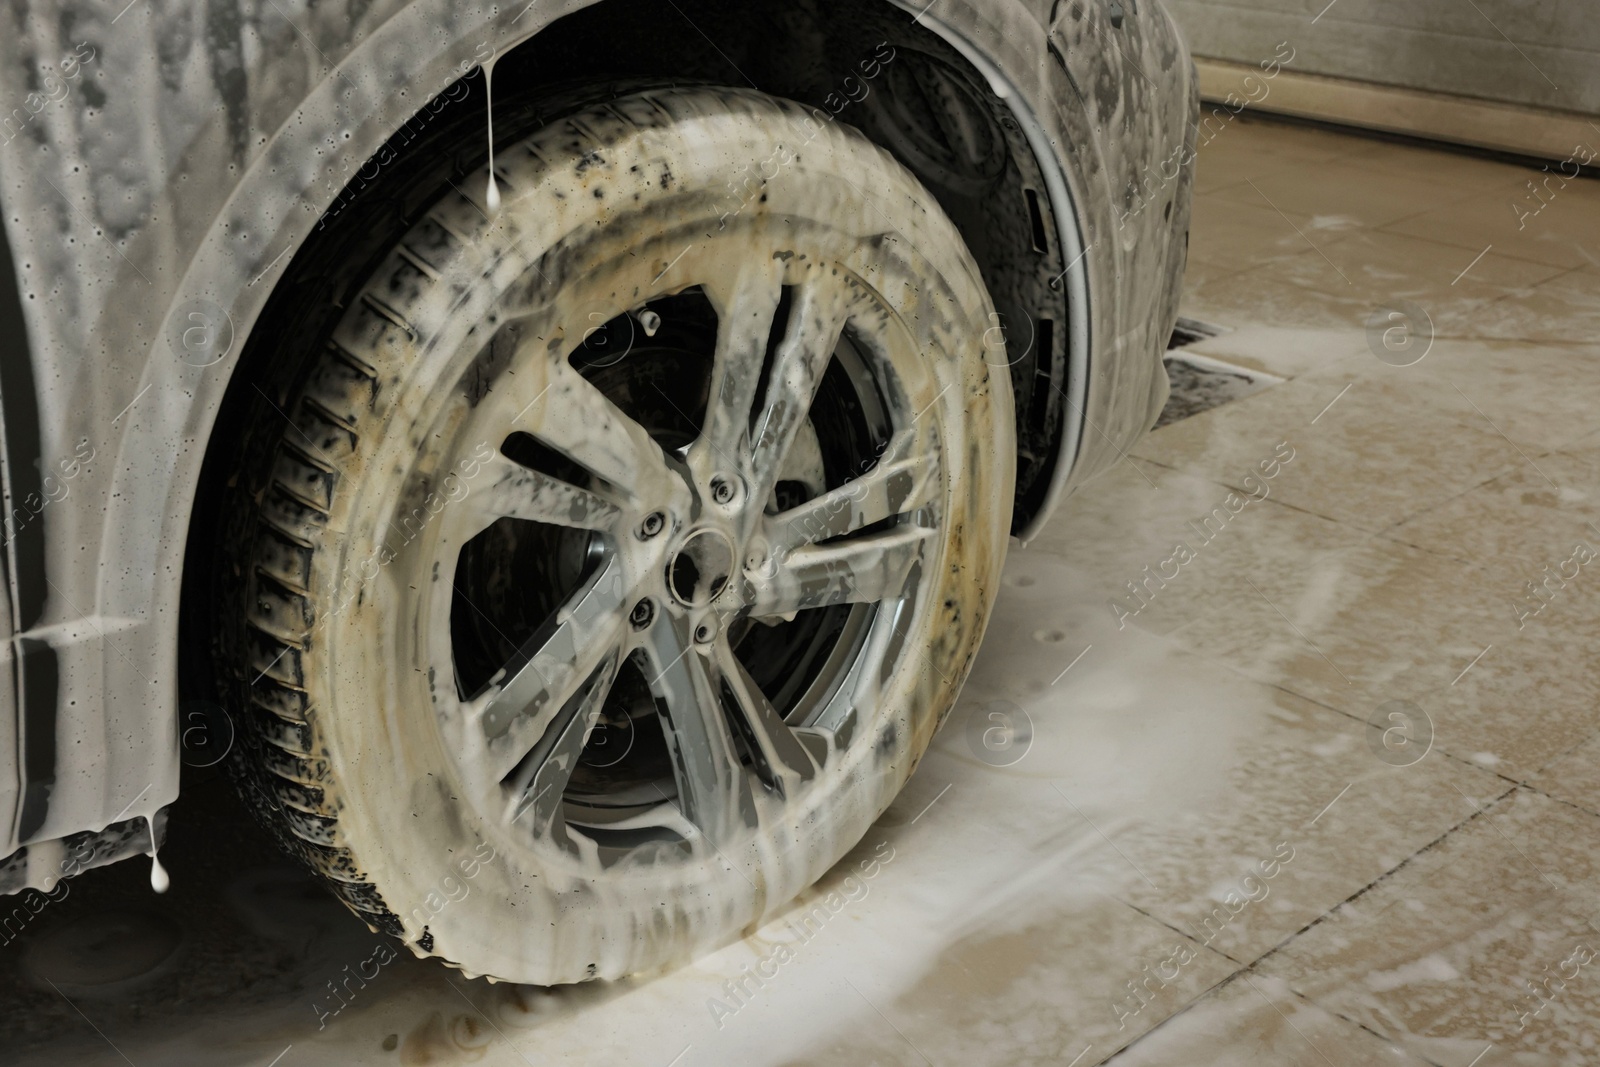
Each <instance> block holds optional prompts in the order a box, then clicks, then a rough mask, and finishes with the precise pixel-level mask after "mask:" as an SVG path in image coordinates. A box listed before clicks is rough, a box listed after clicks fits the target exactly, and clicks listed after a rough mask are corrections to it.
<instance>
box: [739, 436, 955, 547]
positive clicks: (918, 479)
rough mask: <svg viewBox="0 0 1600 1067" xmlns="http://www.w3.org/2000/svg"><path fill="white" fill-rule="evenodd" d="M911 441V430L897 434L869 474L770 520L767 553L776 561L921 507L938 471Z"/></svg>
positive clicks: (914, 437)
mask: <svg viewBox="0 0 1600 1067" xmlns="http://www.w3.org/2000/svg"><path fill="white" fill-rule="evenodd" d="M915 442H916V431H915V430H910V429H907V430H901V431H900V432H899V433H897V434H895V435H894V437H893V439H891V440H890V442H889V447H888V448H886V449H885V450H884V453H883V455H882V456H880V457H879V458H878V462H877V465H876V466H874V467H873V468H872V469H871V470H869V471H867V472H866V473H865V474H863V475H861V476H860V477H859V478H852V479H851V480H850V481H848V482H846V483H844V484H843V485H841V486H839V487H838V488H837V489H833V490H830V491H829V492H826V493H823V494H822V495H821V496H819V497H817V498H816V499H814V500H808V501H806V502H805V503H804V504H801V505H799V506H798V507H794V508H790V509H789V510H788V511H785V512H783V513H781V514H779V515H774V516H772V517H771V518H769V519H768V520H767V526H768V529H769V531H770V533H769V536H768V543H769V545H770V550H771V551H772V552H773V553H775V554H776V555H778V556H780V557H781V556H783V555H784V554H786V553H788V552H790V551H791V550H793V549H795V548H798V547H799V546H801V545H807V544H814V543H816V542H818V541H826V540H829V539H831V538H834V537H843V536H844V535H845V534H850V533H854V532H855V531H857V530H859V529H861V528H862V527H863V526H870V525H872V524H873V523H875V522H882V521H883V520H884V519H887V518H889V517H891V516H894V515H904V514H906V513H908V512H912V511H915V510H916V509H918V508H920V507H922V506H923V505H924V504H926V503H927V502H928V501H929V499H930V498H931V496H932V490H933V487H934V486H935V485H936V484H937V481H938V479H937V474H938V469H937V465H936V463H937V461H936V460H933V459H931V458H927V457H916V456H913V455H912V454H911V453H912V448H913V446H914V445H915Z"/></svg>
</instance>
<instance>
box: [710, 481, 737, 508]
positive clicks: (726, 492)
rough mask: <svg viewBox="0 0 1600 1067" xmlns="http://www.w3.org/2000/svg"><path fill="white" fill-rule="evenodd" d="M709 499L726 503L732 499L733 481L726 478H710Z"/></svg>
mask: <svg viewBox="0 0 1600 1067" xmlns="http://www.w3.org/2000/svg"><path fill="white" fill-rule="evenodd" d="M711 499H712V500H715V501H716V502H717V503H719V504H726V503H729V502H730V501H732V500H733V483H732V482H730V481H728V480H727V479H726V478H713V479H711Z"/></svg>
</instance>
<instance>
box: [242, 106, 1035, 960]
mask: <svg viewBox="0 0 1600 1067" xmlns="http://www.w3.org/2000/svg"><path fill="white" fill-rule="evenodd" d="M493 183H494V186H495V189H496V191H497V194H498V195H497V197H491V196H489V195H488V187H489V184H490V179H489V172H488V171H487V170H486V169H485V170H480V171H479V172H478V173H477V174H476V175H475V176H472V177H469V178H468V179H467V181H466V183H456V184H455V185H445V186H444V187H442V188H441V189H440V191H439V194H440V195H439V196H438V198H437V200H436V201H435V202H434V204H433V206H432V207H431V209H429V210H428V211H427V212H426V213H425V215H424V216H423V217H422V218H421V219H420V221H415V222H414V223H410V224H408V226H407V228H400V229H397V232H396V233H395V234H394V236H393V239H392V242H391V243H390V245H389V247H388V250H387V253H386V255H385V256H382V257H380V259H379V261H378V262H377V265H376V266H374V267H373V268H371V269H370V271H369V272H367V273H366V274H365V279H366V280H365V282H364V283H363V284H362V285H361V287H360V290H359V297H358V298H357V299H354V300H351V301H348V303H347V305H346V306H347V310H346V311H345V312H344V313H343V315H342V318H341V319H340V320H339V321H338V323H337V326H336V327H334V328H333V330H332V332H331V335H330V336H325V337H306V338H304V339H303V340H302V343H304V344H307V345H311V346H314V347H315V349H316V350H317V352H318V354H317V355H316V356H315V357H314V359H313V361H312V363H311V365H310V369H309V371H308V372H307V373H306V374H305V375H303V376H301V379H300V383H299V384H298V385H297V386H296V387H295V388H294V389H293V390H292V391H291V394H290V395H289V396H288V398H287V403H285V404H283V405H282V407H281V411H280V412H278V413H276V414H275V417H276V418H278V419H279V423H278V425H279V427H280V428H281V430H282V433H281V436H280V437H278V438H277V439H276V441H275V443H274V444H273V445H272V447H271V452H272V455H271V460H270V463H271V467H270V469H271V475H270V478H269V479H268V481H267V484H266V488H265V490H264V491H262V492H250V493H245V492H239V493H236V494H235V496H234V501H233V505H232V506H233V507H235V508H236V509H237V508H242V509H245V510H246V511H247V512H248V513H249V515H250V523H251V525H252V526H253V530H254V532H253V534H251V535H250V536H247V537H241V538H239V539H238V542H237V543H236V544H231V545H229V546H227V547H226V549H225V552H226V553H227V559H225V560H224V573H225V574H228V575H234V576H236V578H234V579H230V580H236V581H237V582H238V583H240V586H241V597H240V602H241V603H242V604H243V605H245V607H244V610H243V611H242V612H241V613H240V615H241V617H239V618H224V619H223V620H222V625H223V627H224V628H225V629H227V630H228V632H229V633H230V634H232V635H233V636H232V637H231V638H229V639H227V640H224V641H223V642H222V643H221V647H223V648H225V649H230V650H231V651H230V652H229V653H228V655H230V656H231V657H232V663H231V666H230V671H231V674H232V676H233V677H235V678H236V679H237V680H238V684H239V686H240V689H239V696H238V699H239V700H240V701H242V702H247V703H248V704H249V705H251V708H252V713H251V714H250V715H249V716H247V717H246V719H247V721H246V723H245V725H244V726H242V727H241V729H242V730H243V731H245V732H248V733H249V735H250V739H249V743H247V744H245V745H243V746H241V749H240V751H241V752H242V753H243V755H242V757H241V761H242V765H243V766H242V771H243V773H244V775H245V776H246V778H247V785H248V792H249V795H250V796H251V797H253V798H254V799H255V801H256V803H257V806H258V807H262V808H264V809H265V814H266V817H267V818H268V819H269V821H270V822H271V823H272V824H273V825H274V827H275V829H276V830H277V831H278V832H279V833H280V835H281V836H282V837H283V838H284V840H285V841H287V842H289V843H290V844H291V845H292V847H293V848H294V849H295V851H296V852H297V853H298V854H300V855H301V856H302V857H304V858H305V859H306V860H307V861H308V862H310V863H311V864H312V865H313V866H314V867H316V868H317V869H318V870H319V871H320V872H321V873H322V874H324V875H325V876H326V877H327V878H328V879H329V880H330V882H331V884H332V885H333V886H334V888H335V889H336V890H337V891H338V892H339V893H340V894H341V896H343V898H344V899H345V900H346V901H347V902H348V903H349V904H350V905H351V906H352V908H354V909H355V910H356V911H357V913H358V914H360V915H361V916H362V917H363V918H364V919H366V920H367V921H368V922H369V923H370V924H371V925H373V926H374V927H376V928H379V929H383V930H386V931H388V932H390V933H392V934H394V935H396V936H398V937H400V938H402V939H403V940H404V941H405V942H406V943H407V944H409V945H410V946H411V947H412V948H413V949H414V950H415V951H416V952H418V953H419V954H434V955H437V956H440V957H442V958H444V959H446V960H448V961H450V962H451V963H453V964H455V965H456V966H459V967H460V968H462V969H464V970H466V971H468V972H470V973H474V974H488V975H492V976H495V977H497V978H501V979H505V980H510V981H517V982H529V983H540V984H550V983H560V982H572V981H579V980H584V979H588V978H595V977H603V978H612V977H618V976H622V975H625V974H630V973H637V972H640V971H647V970H652V969H656V968H660V967H663V966H669V965H672V964H674V963H677V962H681V961H682V960H684V959H686V958H689V957H691V956H693V955H694V954H695V953H697V952H699V951H702V950H704V949H707V948H710V947H713V946H715V945H717V944H719V943H723V942H726V941H727V940H729V939H730V938H733V937H736V936H738V934H739V933H740V932H741V931H742V930H744V929H746V928H747V927H748V926H749V925H750V924H752V923H754V922H756V921H758V920H760V919H761V918H762V917H763V916H764V915H767V914H769V913H771V912H772V911H773V910H774V909H775V908H777V907H778V906H780V905H782V904H783V903H785V902H787V901H789V900H790V899H792V898H793V897H794V896H795V895H797V894H798V893H800V892H801V891H802V890H803V889H804V888H805V887H806V886H807V885H809V884H810V883H811V882H813V881H814V880H815V879H817V878H818V877H819V876H821V875H822V874H823V873H824V872H825V871H826V870H827V869H828V868H829V867H830V866H831V865H832V864H834V863H835V862H836V861H837V860H838V859H839V858H840V857H841V856H842V855H843V854H844V853H845V852H846V851H848V850H849V849H850V848H851V847H852V846H853V845H854V844H855V843H856V842H857V841H859V840H860V839H861V837H862V836H863V835H864V834H865V833H866V831H867V829H868V828H869V826H870V825H871V823H872V821H873V820H874V819H875V818H876V817H877V815H878V814H879V813H880V812H881V811H882V810H883V809H884V808H885V807H886V806H887V805H888V803H889V802H890V801H891V800H892V799H893V797H894V795H895V793H896V792H897V791H898V790H899V788H900V787H901V786H902V785H903V784H904V782H905V780H906V779H907V777H908V776H909V775H910V774H911V772H912V770H913V768H914V767H915V765H916V763H917V761H918V759H919V758H920V757H921V755H922V753H923V752H924V751H925V749H926V747H927V745H928V742H929V740H930V738H931V736H932V734H933V732H934V730H935V729H936V727H937V726H938V724H939V722H940V721H941V719H942V718H943V716H944V715H945V714H946V713H947V712H948V711H949V709H950V707H951V705H952V704H953V702H954V701H955V699H956V696H957V692H958V690H959V688H960V685H961V682H962V680H963V679H964V677H965V675H966V672H967V670H968V667H969V665H970V663H971V661H972V658H973V656H974V655H975V653H976V651H977V648H978V644H979V641H980V639H981V637H982V633H983V630H984V626H985V623H986V620H987V617H988V613H989V609H990V606H991V603H992V600H993V598H994V595H995V592H996V590H997V588H998V581H999V574H1000V568H1001V564H1002V561H1003V557H1004V550H1005V540H1006V532H1007V530H1008V529H1009V523H1010V514H1011V499H1012V492H1013V473H1014V463H1015V446H1014V426H1013V415H1012V401H1011V391H1010V384H1009V381H1008V379H1007V377H1006V375H1005V374H1004V373H1003V372H1002V373H1000V374H994V373H992V370H991V367H990V365H989V364H988V363H987V362H986V361H985V359H984V355H985V352H984V340H985V331H986V330H987V329H988V328H989V326H990V323H991V319H990V315H991V312H992V308H991V306H990V301H989V298H988V296H987V294H986V292H985V289H984V286H983V283H982V280H981V278H980V277H979V272H978V269H977V267H976V265H975V264H974V262H973V260H972V258H971V256H970V255H969V254H968V252H967V250H966V248H965V246H964V245H963V243H962V240H961V238H960V236H959V235H958V234H957V232H956V230H955V228H954V227H953V226H952V225H951V223H950V222H949V220H948V219H947V218H946V217H945V216H944V215H943V214H942V212H941V211H940V209H939V207H938V206H937V204H936V203H935V201H934V199H933V197H932V196H930V195H929V194H928V193H927V192H926V191H925V190H924V189H923V188H922V187H921V186H920V185H919V184H918V183H917V181H916V179H915V178H914V177H913V176H912V175H911V174H910V173H909V172H908V171H907V170H905V169H904V168H903V167H901V166H900V165H899V164H898V163H896V162H895V161H894V160H893V159H892V158H891V157H890V156H889V155H888V154H887V153H885V152H884V151H882V150H881V149H879V148H877V147H875V146H874V145H873V144H871V143H870V142H868V141H867V140H866V139H865V138H864V137H862V136H861V135H860V134H858V133H856V132H855V131H853V130H850V129H848V128H846V127H844V126H842V125H840V124H825V125H819V124H817V123H816V122H815V121H814V120H813V119H812V118H811V117H810V115H809V114H808V113H807V112H806V111H805V110H803V109H802V108H800V107H799V106H798V105H794V104H790V103H787V102H784V101H780V100H775V99H772V98H770V97H766V96H763V95H760V94H757V93H753V92H746V91H737V90H730V89H711V88H687V89H684V88H680V89H652V90H648V91H642V92H636V93H633V94H632V95H628V96H624V97H622V98H620V99H616V100H613V101H611V102H609V103H608V104H605V105H600V106H591V107H588V108H586V109H584V110H581V111H578V112H577V113H575V114H572V115H571V116H569V117H567V118H565V119H561V120H558V121H553V122H550V123H549V124H547V125H545V126H543V127H542V128H540V129H538V130H537V131H536V132H534V133H533V134H532V135H531V136H529V137H527V138H526V139H525V140H523V141H522V142H521V143H518V144H510V145H500V146H498V151H497V153H496V156H495V170H494V177H493ZM457 186H459V187H457ZM495 199H498V205H497V206H493V207H492V206H491V203H492V201H493V200H495ZM997 362H998V361H997ZM1002 366H1003V363H1002Z"/></svg>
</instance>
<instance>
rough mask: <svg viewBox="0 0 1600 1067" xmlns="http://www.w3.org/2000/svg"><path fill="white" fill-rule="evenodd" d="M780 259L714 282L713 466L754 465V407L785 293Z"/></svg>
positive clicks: (708, 434) (709, 424)
mask: <svg viewBox="0 0 1600 1067" xmlns="http://www.w3.org/2000/svg"><path fill="white" fill-rule="evenodd" d="M782 281H783V274H782V270H781V267H780V265H779V264H778V263H777V262H776V261H772V260H768V261H758V262H755V263H751V264H749V265H748V266H746V267H745V268H744V269H742V270H740V271H739V272H738V273H737V274H735V275H734V276H733V277H732V278H731V279H729V280H728V281H727V282H726V283H708V284H707V285H706V292H707V295H708V296H709V297H710V298H711V302H712V306H713V307H715V308H716V312H717V348H716V357H715V360H714V362H713V364H712V372H711V393H710V397H711V399H710V405H709V408H708V410H707V412H706V425H705V432H704V435H703V439H704V440H705V442H706V443H707V444H708V445H709V446H710V448H711V453H712V455H711V457H710V462H712V463H715V464H720V465H723V466H725V467H726V466H733V467H734V468H735V469H740V473H744V471H743V470H742V469H741V468H743V467H745V465H746V464H747V463H748V459H747V457H748V456H749V454H750V452H749V433H750V409H751V406H752V405H753V404H754V403H755V395H756V385H757V384H758V382H759V381H760V378H761V367H762V365H763V364H764V363H765V362H766V358H767V340H768V338H770V337H771V336H772V318H773V315H774V314H775V313H776V312H777V309H778V301H779V299H780V298H781V297H782V295H783V286H782Z"/></svg>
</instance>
